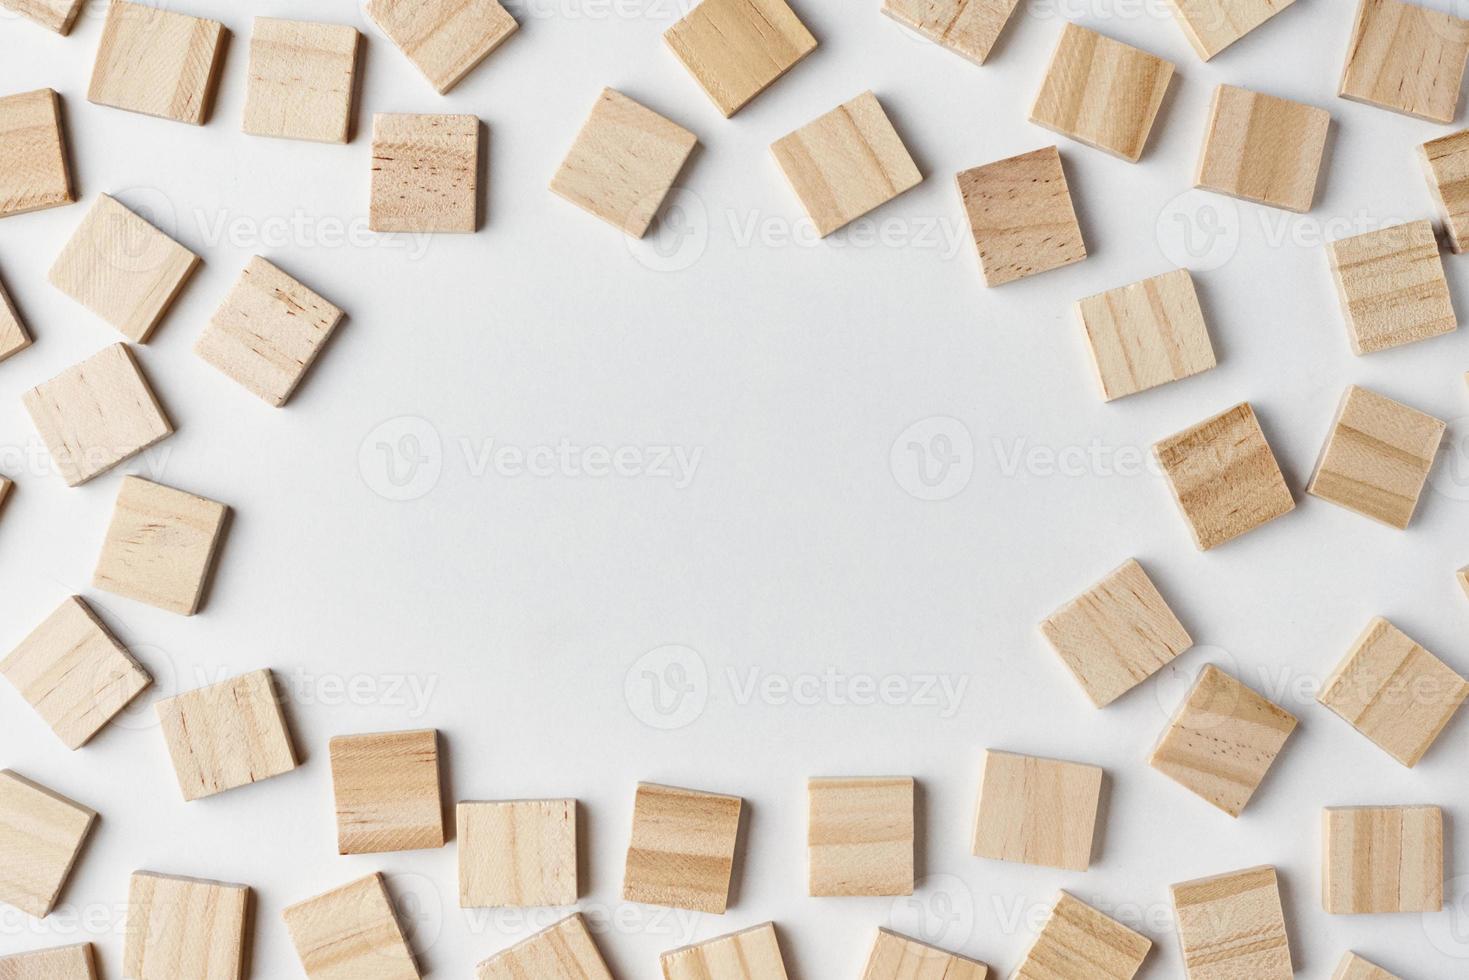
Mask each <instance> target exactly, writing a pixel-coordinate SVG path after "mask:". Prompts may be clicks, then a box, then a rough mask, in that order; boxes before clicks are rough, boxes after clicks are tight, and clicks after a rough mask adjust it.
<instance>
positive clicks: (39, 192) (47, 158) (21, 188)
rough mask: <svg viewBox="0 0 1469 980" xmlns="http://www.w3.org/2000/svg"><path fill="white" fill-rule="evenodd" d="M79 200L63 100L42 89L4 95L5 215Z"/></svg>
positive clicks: (0, 147) (1, 158)
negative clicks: (63, 120)
mask: <svg viewBox="0 0 1469 980" xmlns="http://www.w3.org/2000/svg"><path fill="white" fill-rule="evenodd" d="M76 199H77V196H76V191H75V190H73V188H72V183H71V167H70V165H69V164H68V162H67V152H66V136H65V133H64V132H63V131H62V128H61V98H60V97H59V96H58V95H57V94H56V93H55V92H54V91H52V90H51V89H49V88H42V89H37V90H36V91H34V92H23V93H21V94H19V95H10V96H6V97H5V98H3V99H0V218H3V217H5V216H7V215H12V214H25V213H26V212H28V211H41V210H43V209H45V208H55V207H60V206H61V205H63V204H70V203H72V202H73V201H75V200H76Z"/></svg>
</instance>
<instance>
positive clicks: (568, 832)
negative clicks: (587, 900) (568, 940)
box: [456, 800, 581, 909]
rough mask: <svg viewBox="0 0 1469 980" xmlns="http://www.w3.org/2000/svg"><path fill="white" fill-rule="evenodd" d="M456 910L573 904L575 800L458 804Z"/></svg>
mask: <svg viewBox="0 0 1469 980" xmlns="http://www.w3.org/2000/svg"><path fill="white" fill-rule="evenodd" d="M458 818H459V819H458V820H457V821H456V823H457V827H458V834H459V907H460V908H466V909H484V908H539V907H548V908H554V907H556V906H560V905H575V904H576V901H577V899H578V898H580V897H581V895H580V891H579V889H578V885H577V867H576V865H577V846H576V833H577V832H576V800H508V801H504V802H480V801H468V802H464V803H460V804H459V808H458Z"/></svg>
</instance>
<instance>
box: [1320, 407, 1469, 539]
mask: <svg viewBox="0 0 1469 980" xmlns="http://www.w3.org/2000/svg"><path fill="white" fill-rule="evenodd" d="M1447 428H1448V426H1447V424H1446V423H1444V422H1442V421H1440V420H1439V419H1436V418H1434V417H1433V416H1432V415H1427V414H1425V413H1423V412H1420V411H1418V410H1417V409H1414V408H1409V407H1408V406H1407V405H1403V404H1401V403H1400V402H1395V401H1393V400H1392V399H1391V398H1386V397H1384V396H1382V395H1379V394H1377V393H1376V392H1372V391H1368V390H1367V389H1366V388H1358V387H1357V386H1356V385H1352V386H1351V387H1349V388H1348V389H1347V392H1346V395H1345V396H1344V397H1343V398H1342V403H1341V408H1340V409H1338V410H1337V415H1336V422H1335V423H1334V424H1333V425H1332V428H1331V435H1330V436H1329V437H1328V438H1327V440H1326V448H1325V449H1324V450H1323V451H1322V453H1321V462H1320V463H1319V464H1317V467H1316V474H1315V476H1313V477H1312V478H1311V485H1310V486H1309V487H1307V492H1308V493H1311V494H1313V495H1315V496H1317V497H1320V498H1321V499H1322V500H1329V501H1331V502H1332V503H1334V504H1339V505H1341V506H1342V507H1346V508H1347V509H1348V510H1354V511H1356V512H1357V513H1359V514H1362V515H1364V516H1366V517H1370V518H1372V519H1374V520H1377V521H1381V522H1382V523H1384V524H1387V525H1389V526H1391V527H1396V528H1406V527H1407V526H1408V524H1409V523H1411V522H1412V520H1413V512H1414V511H1415V510H1417V509H1418V498H1419V497H1421V496H1422V495H1423V487H1424V485H1425V484H1427V482H1428V473H1429V471H1430V470H1431V469H1433V461H1434V458H1435V457H1436V456H1437V455H1438V449H1439V445H1440V444H1441V443H1442V442H1443V436H1444V431H1445V430H1446V429H1447Z"/></svg>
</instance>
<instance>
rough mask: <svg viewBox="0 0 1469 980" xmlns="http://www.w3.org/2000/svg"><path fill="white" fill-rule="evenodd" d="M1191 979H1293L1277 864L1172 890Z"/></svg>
mask: <svg viewBox="0 0 1469 980" xmlns="http://www.w3.org/2000/svg"><path fill="white" fill-rule="evenodd" d="M1170 890H1171V891H1172V893H1173V908H1174V911H1175V913H1176V915H1177V919H1178V939H1179V944H1180V945H1181V946H1182V947H1183V966H1184V973H1185V975H1186V976H1187V977H1188V980H1291V977H1293V976H1295V974H1294V972H1292V970H1291V961H1290V939H1289V937H1287V935H1286V932H1285V912H1284V911H1283V910H1282V909H1281V905H1280V885H1279V882H1278V881H1277V880H1276V877H1275V869H1274V868H1271V867H1260V868H1250V869H1248V870H1245V871H1235V872H1232V873H1230V874H1224V875H1218V876H1216V877H1213V878H1200V879H1198V880H1197V881H1189V882H1185V883H1183V884H1180V885H1174V886H1173V887H1172V888H1171V889H1170Z"/></svg>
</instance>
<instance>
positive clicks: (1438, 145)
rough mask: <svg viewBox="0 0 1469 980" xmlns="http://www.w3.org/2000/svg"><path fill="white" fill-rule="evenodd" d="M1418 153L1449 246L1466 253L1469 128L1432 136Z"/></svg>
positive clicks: (1468, 235) (1456, 252)
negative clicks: (1436, 137)
mask: <svg viewBox="0 0 1469 980" xmlns="http://www.w3.org/2000/svg"><path fill="white" fill-rule="evenodd" d="M1418 156H1419V159H1420V161H1421V162H1422V164H1423V169H1424V174H1425V175H1426V176H1427V177H1428V189H1429V190H1430V191H1431V192H1432V193H1433V199H1434V201H1435V202H1436V203H1437V204H1438V212H1439V218H1440V219H1441V220H1442V221H1443V224H1444V231H1445V233H1446V234H1447V237H1448V241H1449V248H1450V249H1452V250H1453V252H1454V253H1455V254H1462V253H1463V252H1464V250H1465V249H1469V130H1464V131H1463V132H1459V133H1454V134H1452V135H1450V136H1442V137H1439V138H1438V139H1436V140H1429V141H1428V142H1427V143H1424V144H1423V145H1422V146H1420V147H1419V148H1418Z"/></svg>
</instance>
